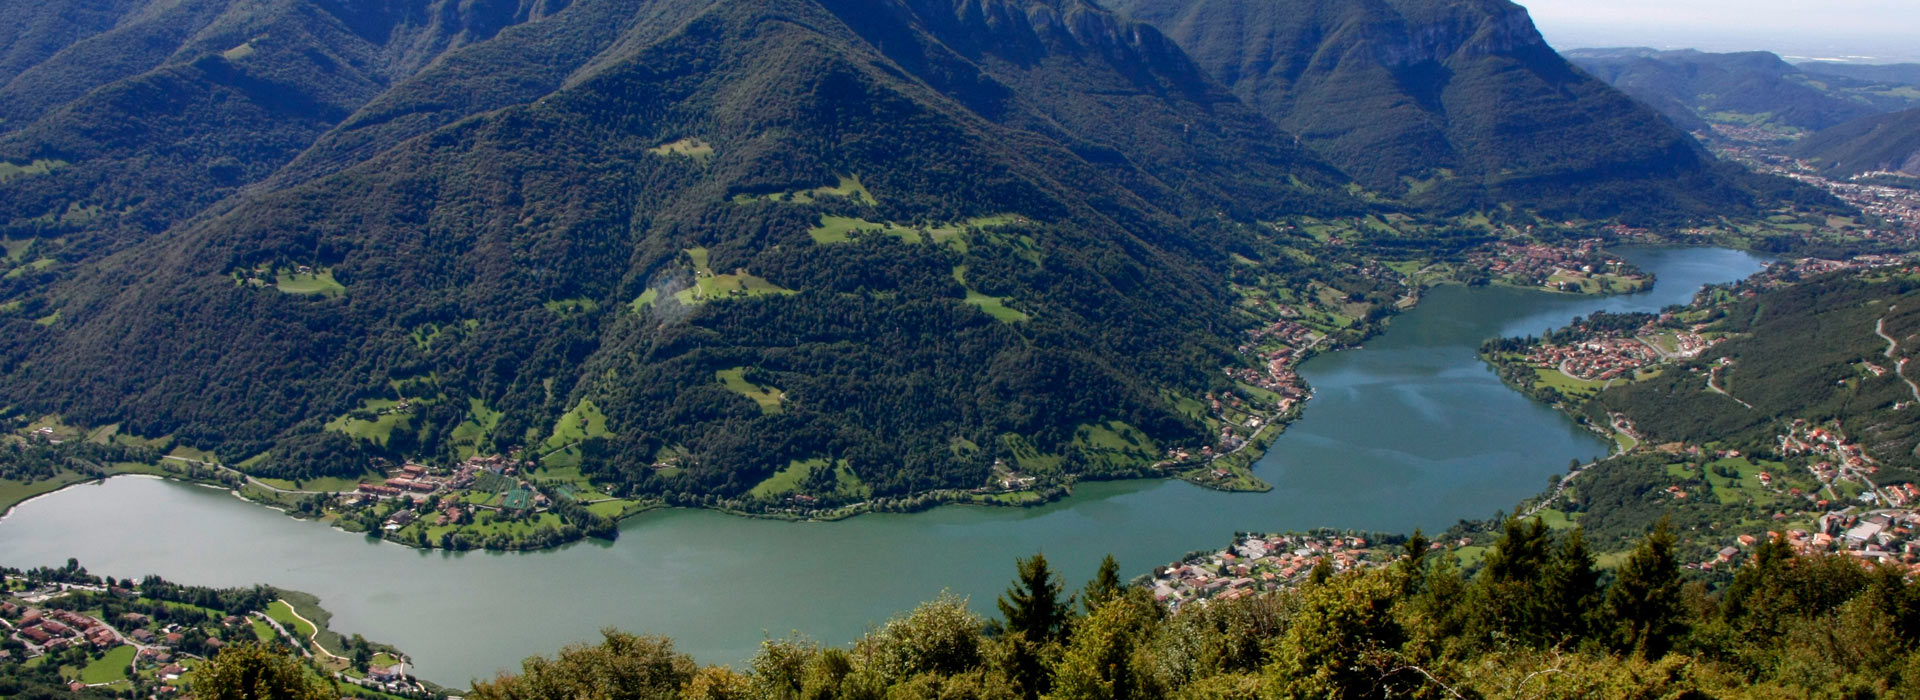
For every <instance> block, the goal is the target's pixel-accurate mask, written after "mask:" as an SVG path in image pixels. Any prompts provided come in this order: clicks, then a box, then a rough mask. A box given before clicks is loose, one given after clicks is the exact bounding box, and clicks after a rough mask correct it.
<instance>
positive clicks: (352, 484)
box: [255, 472, 386, 491]
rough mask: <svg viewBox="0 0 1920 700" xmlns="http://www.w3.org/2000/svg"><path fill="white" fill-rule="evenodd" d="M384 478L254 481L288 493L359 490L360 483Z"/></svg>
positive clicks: (374, 475)
mask: <svg viewBox="0 0 1920 700" xmlns="http://www.w3.org/2000/svg"><path fill="white" fill-rule="evenodd" d="M385 478H386V477H383V476H380V475H378V474H374V473H372V472H368V473H366V474H361V475H360V476H357V477H353V478H347V477H340V476H322V477H317V478H313V479H306V480H303V481H300V482H297V483H296V482H294V481H293V480H292V479H255V481H258V482H260V483H263V484H266V485H268V486H272V487H274V488H276V489H286V490H288V491H352V490H354V489H356V488H359V486H360V482H362V481H369V482H379V481H382V480H384V479H385Z"/></svg>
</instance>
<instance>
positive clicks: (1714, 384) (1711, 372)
mask: <svg viewBox="0 0 1920 700" xmlns="http://www.w3.org/2000/svg"><path fill="white" fill-rule="evenodd" d="M1725 366H1726V365H1714V366H1713V367H1712V368H1710V369H1708V370H1707V388H1708V389H1712V390H1713V393H1716V394H1719V395H1721V396H1725V397H1727V398H1729V399H1733V400H1734V402H1735V403H1738V404H1740V405H1742V406H1746V407H1747V410H1749V411H1751V410H1753V404H1750V403H1747V402H1745V401H1741V400H1740V397H1738V396H1734V395H1733V394H1729V393H1727V390H1726V389H1722V388H1720V368H1722V367H1725Z"/></svg>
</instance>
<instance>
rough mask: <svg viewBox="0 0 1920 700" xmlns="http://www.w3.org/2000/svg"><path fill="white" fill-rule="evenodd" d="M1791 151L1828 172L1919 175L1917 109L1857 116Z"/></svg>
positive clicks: (1919, 132) (1919, 126) (1919, 125)
mask: <svg viewBox="0 0 1920 700" xmlns="http://www.w3.org/2000/svg"><path fill="white" fill-rule="evenodd" d="M1793 154H1794V155H1796V156H1799V157H1801V158H1805V159H1807V160H1809V161H1812V162H1813V163H1814V164H1815V165H1817V166H1819V167H1821V168H1823V169H1825V170H1826V171H1827V172H1829V173H1831V174H1834V175H1840V176H1851V175H1859V174H1862V173H1871V172H1897V173H1903V174H1906V175H1911V176H1914V177H1920V109H1910V110H1907V111H1905V112H1897V113H1894V114H1879V115H1874V116H1871V117H1866V118H1863V119H1857V120H1854V121H1851V122H1847V123H1845V124H1841V125H1839V126H1836V127H1833V128H1831V129H1827V130H1825V131H1822V132H1820V133H1817V134H1814V135H1812V136H1809V137H1807V138H1806V139H1805V140H1803V141H1801V142H1800V143H1798V144H1796V145H1795V146H1794V150H1793Z"/></svg>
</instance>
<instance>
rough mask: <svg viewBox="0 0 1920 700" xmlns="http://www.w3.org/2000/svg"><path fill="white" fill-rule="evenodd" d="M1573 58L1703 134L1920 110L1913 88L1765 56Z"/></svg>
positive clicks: (1588, 54) (1797, 128) (1594, 52)
mask: <svg viewBox="0 0 1920 700" xmlns="http://www.w3.org/2000/svg"><path fill="white" fill-rule="evenodd" d="M1567 58H1568V59H1570V60H1572V61H1573V62H1574V63H1575V64H1576V65H1578V66H1580V67H1581V68H1583V69H1585V70H1586V71H1587V72H1589V73H1592V74H1593V75H1594V76H1596V77H1598V78H1600V79H1601V80H1605V81H1607V82H1608V83H1611V84H1612V85H1613V86H1614V87H1617V88H1620V89H1621V90H1622V91H1624V92H1626V93H1627V94H1629V95H1632V96H1634V97H1635V98H1636V99H1639V100H1641V101H1643V102H1646V103H1647V104H1650V105H1653V106H1654V107H1655V108H1656V109H1659V110H1660V111H1661V113H1662V114H1665V115H1667V117H1668V118H1669V119H1672V120H1673V121H1674V123H1676V124H1680V125H1681V126H1684V127H1686V128H1688V129H1692V130H1695V131H1704V130H1708V129H1710V128H1711V125H1713V124H1724V125H1731V126H1742V127H1759V128H1763V129H1771V130H1775V131H1778V132H1780V133H1781V135H1782V136H1791V135H1794V134H1797V133H1804V132H1811V131H1819V130H1821V129H1825V128H1828V127H1832V126H1837V125H1839V124H1841V123H1843V122H1847V121H1851V120H1854V119H1859V118H1861V117H1866V116H1870V115H1874V114H1881V113H1885V112H1892V111H1898V110H1902V109H1908V108H1912V107H1920V91H1916V90H1914V89H1913V87H1912V86H1907V85H1902V84H1900V83H1897V82H1890V81H1877V80H1869V79H1866V78H1854V77H1844V76H1840V75H1832V74H1814V73H1810V72H1807V71H1806V70H1803V68H1804V67H1803V66H1795V65H1793V64H1791V63H1788V62H1786V61H1785V60H1783V59H1781V58H1780V57H1779V56H1777V55H1774V54H1771V53H1767V52H1764V51H1752V52H1746V53H1703V52H1700V51H1691V50H1688V51H1656V50H1653V49H1580V50H1575V51H1569V52H1567Z"/></svg>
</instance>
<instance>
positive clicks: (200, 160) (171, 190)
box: [0, 0, 557, 261]
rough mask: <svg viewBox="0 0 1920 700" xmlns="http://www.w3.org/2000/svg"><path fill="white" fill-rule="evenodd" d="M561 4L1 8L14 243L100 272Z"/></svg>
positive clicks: (6, 226)
mask: <svg viewBox="0 0 1920 700" xmlns="http://www.w3.org/2000/svg"><path fill="white" fill-rule="evenodd" d="M553 4H557V3H550V2H541V1H539V0H529V1H528V2H525V3H514V2H498V3H484V4H471V3H457V2H449V1H447V0H437V1H434V2H426V1H419V2H413V3H344V2H330V1H328V2H305V1H303V0H277V1H274V2H252V1H241V0H184V1H182V2H161V1H156V0H148V1H131V0H128V1H121V2H103V3H93V2H88V3H24V2H7V3H0V18H5V19H10V20H13V21H12V22H9V23H8V26H9V27H10V29H9V30H8V33H7V34H5V35H0V37H3V38H4V40H5V43H4V44H0V46H4V47H5V51H4V53H0V57H3V60H0V65H4V66H5V70H4V71H0V162H5V163H10V164H14V165H23V166H25V169H24V173H23V174H24V175H31V176H30V177H26V176H22V177H6V176H0V177H6V179H7V180H9V182H8V183H7V187H6V192H5V196H4V197H0V235H3V236H6V237H9V238H15V239H25V238H29V237H38V238H60V239H62V240H63V243H62V245H63V246H64V248H65V249H64V250H62V251H60V255H59V257H61V258H63V259H67V260H70V261H78V260H85V259H92V258H94V257H98V256H100V255H104V254H106V253H108V252H111V251H115V250H120V249H122V248H124V247H125V246H127V245H129V244H131V243H133V242H137V241H139V240H142V239H144V238H145V237H147V236H150V235H153V234H155V233H158V232H160V231H163V230H166V229H167V228H169V227H172V226H173V225H175V224H177V223H180V222H181V221H183V220H185V219H186V218H188V217H190V216H192V215H194V214H196V213H198V212H200V211H202V210H204V209H205V208H206V207H208V206H209V205H211V204H213V203H214V202H217V201H220V200H221V199H223V198H225V197H228V196H230V195H233V194H235V193H237V192H238V191H240V189H241V188H243V187H246V186H247V185H249V184H251V183H254V182H257V181H258V180H260V179H262V178H264V177H266V176H268V175H270V174H273V173H274V172H276V171H278V170H279V169H280V168H281V167H282V166H284V165H285V164H287V163H288V162H289V161H290V160H291V159H293V158H294V157H295V156H296V155H299V154H300V153H302V152H303V151H305V150H306V149H307V148H308V147H310V146H311V145H312V144H313V142H314V141H315V139H318V138H319V137H321V136H322V135H323V134H326V133H327V132H328V130H330V129H332V128H333V127H334V126H335V125H336V124H338V123H339V122H340V121H341V120H343V119H345V118H347V117H348V116H349V115H352V114H354V113H355V112H356V111H358V110H360V108H361V107H363V106H364V105H366V104H367V102H368V101H369V100H371V99H373V98H374V97H375V96H377V95H380V94H381V93H382V92H383V91H384V90H386V89H387V88H389V87H390V86H392V85H393V84H394V83H395V82H397V81H399V80H401V79H403V78H405V77H406V76H409V75H412V74H413V73H416V72H418V71H420V70H421V69H422V68H423V67H425V66H427V65H429V64H432V63H433V62H434V61H435V60H436V59H438V58H439V57H440V56H441V55H443V54H445V53H446V52H448V51H449V50H452V49H456V48H459V47H461V46H465V45H468V44H471V43H474V42H479V41H484V40H486V39H488V38H490V37H492V36H494V35H495V34H496V33H498V32H499V31H500V30H501V29H503V28H505V27H507V26H509V25H512V24H514V23H517V22H525V21H527V20H530V19H535V18H539V17H542V16H544V15H545V14H546V13H549V12H551V11H552V8H549V7H546V6H547V5H553Z"/></svg>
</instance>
